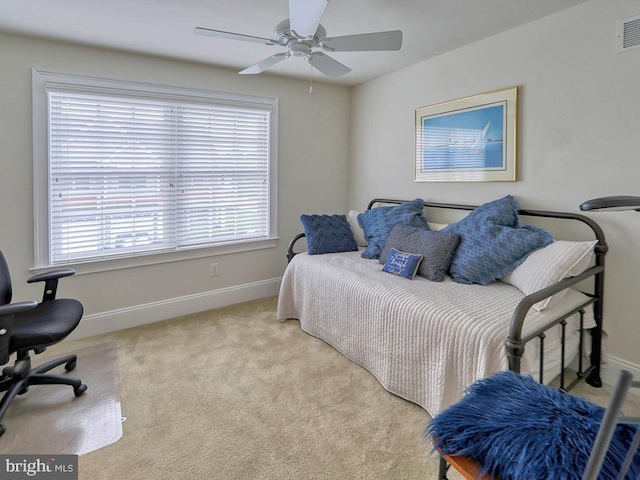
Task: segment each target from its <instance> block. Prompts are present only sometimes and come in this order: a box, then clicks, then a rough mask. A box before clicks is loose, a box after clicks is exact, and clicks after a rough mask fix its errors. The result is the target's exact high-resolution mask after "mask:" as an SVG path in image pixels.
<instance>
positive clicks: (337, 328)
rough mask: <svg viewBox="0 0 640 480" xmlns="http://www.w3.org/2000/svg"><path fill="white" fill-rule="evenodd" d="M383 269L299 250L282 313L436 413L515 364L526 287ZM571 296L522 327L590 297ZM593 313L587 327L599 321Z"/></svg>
mask: <svg viewBox="0 0 640 480" xmlns="http://www.w3.org/2000/svg"><path fill="white" fill-rule="evenodd" d="M381 269H382V265H380V264H379V263H378V261H377V260H364V259H362V258H360V252H348V253H335V254H324V255H307V254H306V253H301V254H298V255H296V256H295V257H294V259H293V260H292V261H291V263H290V264H289V265H288V267H287V270H286V271H285V274H284V277H283V279H282V285H281V288H280V296H279V299H278V311H277V317H278V319H288V318H296V319H298V320H299V321H300V326H301V327H302V329H303V330H304V331H305V332H307V333H309V334H311V335H313V336H316V337H319V338H321V339H322V340H324V341H326V342H327V343H329V344H330V345H332V346H333V347H334V348H336V349H337V350H338V351H340V352H341V353H342V354H343V355H345V356H346V357H347V358H349V359H350V360H352V361H354V362H356V363H357V364H359V365H361V366H363V367H364V368H366V369H367V370H368V371H370V372H371V373H372V374H373V375H375V377H376V378H377V379H378V380H379V381H380V383H381V384H382V385H383V386H384V387H385V388H386V389H387V390H389V391H390V392H392V393H394V394H396V395H399V396H401V397H403V398H405V399H407V400H410V401H412V402H414V403H416V404H418V405H420V406H422V407H423V408H425V409H426V410H427V411H428V412H429V413H430V414H431V415H435V414H437V413H438V412H440V411H441V410H443V409H444V408H446V407H447V406H449V405H451V404H453V403H454V402H456V401H457V400H458V399H459V398H460V397H461V395H462V392H463V390H464V388H465V387H466V386H468V385H469V384H471V383H472V382H473V381H475V380H477V379H479V378H482V377H486V376H488V375H490V374H492V373H495V372H497V371H499V370H505V369H507V368H508V362H507V355H506V352H505V347H504V342H505V339H506V337H507V335H508V332H509V324H510V321H511V316H512V314H513V311H514V310H515V308H516V305H517V304H518V302H519V301H520V300H521V299H522V298H523V297H524V295H523V294H522V292H520V290H518V289H517V288H515V287H513V286H511V285H507V284H504V283H502V282H494V283H493V284H491V285H489V286H481V285H462V284H458V283H455V282H453V281H452V280H451V279H449V278H447V279H446V280H445V281H444V282H431V281H429V280H426V279H424V278H421V277H416V278H415V280H413V281H412V280H408V279H406V278H403V277H400V276H397V275H392V274H389V273H384V272H382V270H381ZM569 293H570V294H569V295H567V296H566V297H565V299H564V301H563V302H562V303H561V304H557V305H555V306H553V307H551V308H549V309H548V310H545V311H544V313H538V312H536V311H534V310H532V311H530V312H529V314H528V316H527V321H526V324H525V325H526V327H525V334H526V332H527V331H530V332H531V331H534V329H535V328H537V327H539V326H541V325H544V324H545V323H546V322H548V321H549V319H550V318H552V316H553V317H555V314H557V313H558V312H559V311H562V312H568V311H569V310H571V309H572V308H575V307H576V306H577V305H579V304H580V303H581V302H583V301H584V298H585V296H584V295H583V294H581V293H579V292H576V291H571V292H569ZM552 305H553V304H552ZM576 317H577V316H576ZM587 317H588V322H589V325H585V326H593V324H592V322H593V317H592V315H588V316H587ZM576 323H577V320H576ZM571 328H572V329H573V328H575V327H573V326H572V327H571ZM534 343H535V344H536V346H535V347H530V348H527V350H526V351H525V358H524V359H523V363H522V371H523V372H527V371H535V370H536V369H537V367H536V365H537V359H536V358H535V357H536V354H537V352H536V350H537V349H538V348H537V342H534ZM558 343H559V332H558V334H553V335H551V334H550V335H548V336H547V339H546V340H545V350H547V348H554V347H555V346H557V345H558ZM556 350H557V349H556ZM549 357H551V355H549ZM556 357H557V355H556ZM549 380H550V379H549Z"/></svg>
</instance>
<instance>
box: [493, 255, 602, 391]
mask: <svg viewBox="0 0 640 480" xmlns="http://www.w3.org/2000/svg"><path fill="white" fill-rule="evenodd" d="M603 274H604V266H603V265H595V266H593V267H591V268H588V269H587V270H585V271H584V272H582V273H581V274H580V275H576V276H575V277H570V278H565V279H564V280H561V281H560V282H558V283H555V284H553V285H550V286H549V287H547V288H544V289H542V290H540V291H538V292H535V293H532V294H531V295H528V296H526V297H525V298H523V299H522V300H521V301H520V303H519V304H518V306H517V307H516V310H515V311H514V313H513V316H512V317H511V325H510V329H509V336H508V337H507V340H506V342H505V346H506V350H507V357H508V359H509V369H510V370H512V371H514V372H516V373H520V364H521V360H522V355H523V354H524V350H525V346H526V344H527V343H528V342H530V341H531V340H533V339H535V338H538V339H540V342H541V347H542V344H543V343H544V338H545V332H546V331H548V330H549V329H551V328H552V327H554V326H556V325H558V324H560V325H562V338H561V345H562V353H561V355H562V357H561V365H562V366H561V371H560V372H559V374H560V388H561V389H563V390H570V389H571V388H573V386H574V385H575V384H576V383H578V382H579V381H580V380H581V379H582V378H583V376H584V375H587V383H589V385H592V386H594V387H601V386H602V380H601V379H600V363H601V340H602V296H601V293H602V292H600V295H598V294H597V293H596V294H592V295H590V298H589V299H588V300H586V301H585V302H584V303H583V304H581V305H580V306H578V307H576V308H574V309H573V310H571V311H570V312H567V313H565V314H564V315H562V316H561V317H558V318H556V319H555V320H553V321H551V322H549V323H548V324H547V325H545V326H544V327H542V328H540V329H538V330H537V331H535V332H533V333H530V334H529V335H527V336H526V337H525V336H523V335H522V330H523V328H524V323H525V318H526V315H527V313H528V312H529V310H530V309H531V308H532V307H533V305H535V304H536V303H538V302H540V301H542V300H544V299H546V298H548V297H551V296H552V295H554V294H557V293H559V292H561V291H563V290H565V289H567V288H570V287H572V286H573V285H576V284H577V283H580V282H582V281H583V280H586V279H589V278H592V277H597V276H599V275H603ZM592 304H593V309H594V319H595V322H596V326H595V327H593V328H591V329H590V331H591V357H590V366H589V367H588V368H587V369H586V370H583V368H582V356H583V341H582V340H583V337H582V335H583V331H584V328H583V314H584V309H585V308H586V307H587V306H589V305H592ZM575 313H580V343H579V350H578V352H579V353H578V356H579V366H578V372H577V379H576V380H575V381H574V382H572V383H571V384H570V385H569V386H567V387H565V372H564V367H566V366H567V365H566V364H565V352H564V345H565V334H566V331H565V326H566V324H567V322H566V319H567V318H568V317H570V316H572V315H574V314H575ZM540 352H541V353H540V378H539V381H540V382H541V383H542V381H543V378H542V370H543V369H542V365H543V361H544V357H543V355H544V354H543V349H542V348H541V349H540Z"/></svg>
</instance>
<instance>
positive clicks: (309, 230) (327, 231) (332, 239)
mask: <svg viewBox="0 0 640 480" xmlns="http://www.w3.org/2000/svg"><path fill="white" fill-rule="evenodd" d="M300 221H301V222H302V226H303V228H304V234H305V237H306V240H307V254H309V255H318V254H321V253H335V252H353V251H355V250H358V245H357V244H356V240H355V238H353V232H352V231H351V226H350V225H349V221H348V220H347V216H346V215H301V216H300Z"/></svg>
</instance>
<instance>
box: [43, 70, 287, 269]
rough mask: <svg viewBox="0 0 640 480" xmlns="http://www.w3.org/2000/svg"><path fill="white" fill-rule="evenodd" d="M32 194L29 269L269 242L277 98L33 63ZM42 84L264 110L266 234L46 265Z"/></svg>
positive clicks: (207, 252) (272, 242)
mask: <svg viewBox="0 0 640 480" xmlns="http://www.w3.org/2000/svg"><path fill="white" fill-rule="evenodd" d="M32 80H33V186H34V191H33V199H34V267H33V268H31V270H33V271H39V270H42V269H49V268H52V267H64V266H70V267H73V268H74V269H75V270H76V271H77V273H92V272H98V271H107V270H116V269H121V268H130V267H136V266H143V265H153V264H158V263H165V262H173V261H181V260H188V259H192V258H202V257H210V256H215V255H224V254H229V253H237V252H246V251H251V250H259V249H265V248H274V247H275V246H276V242H277V240H278V238H279V237H278V235H277V178H278V171H277V165H278V162H277V158H278V154H277V147H278V145H277V139H278V99H277V98H275V97H262V96H254V95H244V94H236V93H228V92H218V91H213V90H205V89H198V88H188V87H178V86H170V85H160V84H150V83H143V82H133V81H126V80H116V79H109V78H101V77H90V76H84V75H74V74H66V73H56V72H49V71H44V70H38V69H33V70H32ZM48 90H55V91H57V92H64V91H68V92H74V93H88V94H96V95H100V94H109V93H110V94H114V93H115V94H122V95H125V96H134V97H139V98H146V99H161V100H179V101H186V102H196V103H206V104H213V105H219V106H232V107H233V106H239V107H247V108H257V109H262V110H269V111H270V112H271V115H270V126H269V128H270V136H269V153H270V155H269V195H268V203H269V205H268V210H269V222H268V227H269V235H268V237H267V238H266V239H259V240H255V239H252V240H244V241H231V242H225V243H218V244H215V245H205V246H194V247H185V248H181V249H179V250H175V251H172V252H166V251H165V252H153V251H150V252H145V253H139V254H137V255H135V256H125V257H118V258H104V259H90V260H78V261H73V262H67V263H64V264H61V263H56V264H55V265H52V262H51V259H50V251H49V235H50V218H49V112H48V99H47V92H48Z"/></svg>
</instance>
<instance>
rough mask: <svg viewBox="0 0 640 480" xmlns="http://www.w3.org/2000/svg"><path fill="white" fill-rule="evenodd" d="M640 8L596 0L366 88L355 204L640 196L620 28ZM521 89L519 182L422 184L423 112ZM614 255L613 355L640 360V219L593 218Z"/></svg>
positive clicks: (359, 105)
mask: <svg viewBox="0 0 640 480" xmlns="http://www.w3.org/2000/svg"><path fill="white" fill-rule="evenodd" d="M637 14H640V2H638V1H637V0H633V1H625V0H593V1H589V2H586V3H583V4H581V5H579V6H577V7H574V8H571V9H569V10H565V11H563V12H560V13H558V14H555V15H552V16H550V17H546V18H544V19H541V20H539V21H536V22H534V23H530V24H528V25H525V26H523V27H520V28H516V29H514V30H511V31H508V32H506V33H503V34H500V35H497V36H494V37H491V38H489V39H487V40H484V41H481V42H477V43H475V44H473V45H470V46H467V47H465V48H461V49H459V50H456V51H453V52H450V53H448V54H446V55H442V56H439V57H437V58H434V59H432V60H429V61H425V62H423V63H420V64H418V65H414V66H412V67H410V68H407V69H404V70H402V71H399V72H396V73H393V74H391V75H388V76H385V77H382V78H379V79H377V80H374V81H372V82H369V83H366V84H363V85H361V86H359V87H356V88H355V89H354V92H353V96H352V110H351V116H352V125H351V129H352V135H351V144H350V149H351V163H350V172H351V182H350V189H349V203H350V207H351V208H356V209H359V208H363V207H364V206H366V203H367V201H368V200H369V199H370V198H372V197H376V196H377V197H384V196H388V197H399V198H407V199H412V198H415V197H422V198H427V199H432V200H435V201H441V202H462V203H470V204H480V203H483V202H485V201H488V200H493V199H495V198H499V197H501V196H503V195H506V194H513V195H514V196H515V197H516V198H517V199H518V200H519V201H520V203H521V205H522V206H523V207H524V208H530V209H549V210H566V211H573V212H577V211H578V206H579V204H580V203H582V202H583V201H585V200H587V199H590V198H594V197H599V196H605V195H615V194H627V195H640V187H638V179H639V178H640V161H639V160H640V159H639V154H638V136H639V135H640V83H639V82H640V49H635V50H630V51H627V52H624V53H616V50H615V33H616V21H617V20H619V19H622V18H626V17H629V16H633V15H637ZM514 85H517V86H518V87H519V104H518V108H519V119H518V133H517V141H518V153H517V162H518V171H519V174H518V181H517V182H505V183H495V182H494V183H415V182H414V181H413V154H414V133H413V132H414V112H415V109H416V108H420V107H423V106H427V105H433V104H436V103H440V102H446V101H449V100H454V99H456V98H462V97H466V96H470V95H475V94H479V93H483V92H488V91H492V90H497V89H501V88H507V87H511V86H514ZM590 215H592V216H593V218H594V219H596V220H597V221H598V222H599V223H600V224H601V225H602V227H603V228H604V230H605V233H606V235H607V239H608V242H609V245H610V247H611V253H610V255H609V256H608V259H607V262H608V273H607V285H606V293H605V294H606V301H605V330H606V331H607V332H608V334H609V338H608V350H609V352H610V354H611V356H612V359H615V360H616V361H617V362H618V364H620V365H624V364H625V362H632V364H635V367H636V368H637V367H638V364H640V348H638V345H639V344H640V314H639V312H640V295H638V292H637V286H638V285H640V252H639V250H638V247H637V245H638V241H639V240H640V215H638V214H637V213H635V212H616V213H599V214H590Z"/></svg>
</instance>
